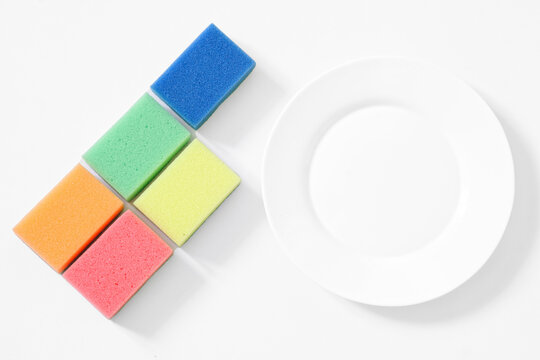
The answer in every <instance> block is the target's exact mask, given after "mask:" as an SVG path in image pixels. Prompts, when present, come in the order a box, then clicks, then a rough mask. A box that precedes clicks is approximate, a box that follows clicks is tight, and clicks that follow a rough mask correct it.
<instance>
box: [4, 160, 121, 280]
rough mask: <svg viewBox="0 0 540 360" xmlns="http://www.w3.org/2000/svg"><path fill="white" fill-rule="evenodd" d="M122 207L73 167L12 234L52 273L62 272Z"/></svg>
mask: <svg viewBox="0 0 540 360" xmlns="http://www.w3.org/2000/svg"><path fill="white" fill-rule="evenodd" d="M122 208H123V203H122V201H121V200H120V199H119V198H117V197H116V196H115V195H114V194H113V193H112V192H111V191H110V190H109V189H107V188H106V187H105V186H104V185H103V184H101V183H100V182H99V181H98V180H96V178H95V177H94V176H92V175H91V174H90V173H89V172H88V171H87V170H86V169H85V168H83V167H82V166H81V165H77V166H75V168H73V170H71V171H70V172H69V173H68V174H67V175H66V176H65V177H64V178H63V179H62V180H61V181H60V182H59V183H58V184H57V185H56V186H55V187H54V188H53V189H52V190H51V191H50V192H49V193H48V194H47V195H46V196H45V197H44V198H43V199H42V200H41V201H40V202H39V203H38V204H37V205H36V206H35V207H34V208H33V209H32V210H31V211H30V212H29V213H28V214H27V215H26V216H25V217H24V218H23V219H22V220H21V221H20V222H19V223H18V224H17V225H16V226H15V228H14V229H13V231H14V232H15V233H16V234H17V235H18V236H19V237H20V238H21V239H22V240H23V241H24V242H25V243H26V244H27V245H28V246H30V248H32V249H33V250H34V251H35V252H36V253H37V254H38V255H39V256H40V257H41V258H42V259H43V260H45V261H46V262H47V263H48V264H49V265H50V266H51V267H52V268H53V269H54V270H56V271H57V272H62V271H63V270H64V269H65V268H66V267H67V266H68V265H69V264H70V263H71V262H72V261H73V260H74V259H75V258H76V257H77V256H78V255H79V254H80V253H81V252H82V251H83V250H84V249H85V248H86V247H87V246H88V244H89V243H90V242H91V241H92V240H93V239H94V238H95V237H96V236H97V235H98V234H99V233H100V232H101V231H102V230H103V229H104V228H105V226H107V225H108V224H109V223H110V222H111V221H112V220H113V219H114V218H115V217H116V215H118V214H119V213H120V211H122Z"/></svg>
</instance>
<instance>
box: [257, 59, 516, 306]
mask: <svg viewBox="0 0 540 360" xmlns="http://www.w3.org/2000/svg"><path fill="white" fill-rule="evenodd" d="M382 61H398V62H404V63H412V64H416V65H419V66H421V67H423V68H428V69H431V70H432V71H435V72H437V73H438V74H441V75H442V76H444V77H448V78H449V79H453V80H454V81H457V82H459V83H461V84H462V85H464V86H465V87H466V88H468V89H469V90H470V91H471V93H472V94H473V95H474V96H475V97H476V98H477V99H478V100H479V101H480V102H481V103H483V104H484V105H485V106H486V108H487V109H488V110H489V112H490V114H491V116H492V117H493V119H494V120H495V122H496V124H498V127H499V128H500V130H501V131H502V134H503V139H504V145H505V146H504V147H505V152H507V153H508V155H509V158H508V160H509V162H508V165H509V168H508V171H509V173H508V175H509V180H510V183H509V184H508V190H509V194H508V195H509V196H510V198H509V200H510V201H509V204H508V209H505V210H506V215H505V216H504V224H503V226H502V231H501V234H500V236H498V237H497V240H496V241H494V243H495V244H494V246H493V247H492V248H491V250H490V251H489V253H486V257H485V259H483V261H481V262H479V264H478V266H477V267H476V269H475V270H474V271H471V273H470V274H468V275H467V276H466V277H465V278H464V279H463V280H462V281H461V282H460V283H459V284H457V286H451V287H450V288H449V289H448V290H446V291H444V292H441V293H440V294H438V295H436V296H431V297H428V298H423V299H420V300H415V301H409V302H392V301H390V302H387V303H385V302H369V301H362V300H359V299H355V298H353V297H351V296H348V295H346V294H342V293H340V292H338V291H335V290H333V289H329V288H328V287H327V286H325V285H324V284H322V283H321V282H320V281H319V280H318V279H316V278H315V277H314V276H312V274H310V273H309V272H308V271H305V270H304V269H303V267H302V266H301V265H300V264H299V263H298V262H297V261H296V260H295V258H294V256H293V255H292V254H291V252H290V251H289V249H288V248H287V247H286V246H285V244H284V240H283V239H281V238H280V236H279V235H278V230H277V228H276V224H275V223H274V220H273V219H272V216H271V215H270V210H269V208H268V199H267V196H268V195H267V186H268V185H267V181H268V175H267V159H268V153H269V152H270V151H271V149H270V144H271V142H272V139H273V137H274V135H275V133H276V130H277V128H278V127H279V126H280V123H281V122H282V119H283V118H284V115H285V114H286V113H287V111H288V110H289V109H290V108H291V105H292V104H294V102H295V101H296V100H297V99H298V98H299V97H300V96H301V95H302V94H303V93H304V92H305V91H306V90H307V89H309V88H310V87H312V86H313V85H314V84H315V83H317V82H319V81H320V80H321V79H323V78H325V77H326V76H328V75H331V74H332V73H334V72H337V71H338V70H340V69H342V68H346V67H350V66H361V64H365V63H369V62H382ZM515 177H516V175H515V164H514V156H513V152H512V148H511V146H510V143H509V141H508V137H507V134H506V131H505V129H504V127H503V124H502V123H501V121H500V120H499V118H498V117H497V115H496V114H495V112H494V111H493V109H492V107H491V106H490V105H489V103H488V102H487V101H486V100H485V99H484V98H483V97H482V96H481V95H480V94H479V93H478V91H477V90H476V89H475V88H474V87H473V86H471V85H470V84H469V83H468V82H467V81H465V80H464V79H462V78H461V77H459V76H458V75H456V74H455V73H453V72H451V71H450V70H449V69H446V68H444V67H442V66H439V65H437V64H434V63H432V62H429V61H426V60H424V59H418V58H411V57H405V56H367V57H362V58H357V59H353V60H350V61H347V62H344V63H342V64H340V65H337V66H334V67H332V68H330V69H329V70H326V71H323V72H322V73H321V74H319V75H317V76H316V77H314V78H313V79H311V80H310V81H308V82H307V83H306V84H304V85H303V86H301V87H300V89H299V90H297V91H296V92H295V94H294V95H293V96H292V97H291V99H290V100H289V101H288V102H287V103H286V105H285V106H284V107H283V110H282V111H281V112H280V114H279V116H278V117H277V118H276V120H275V121H274V124H273V125H272V128H271V131H270V133H269V136H268V138H267V141H266V144H265V148H264V152H263V161H262V165H261V194H262V199H263V206H264V209H265V213H266V218H267V220H268V223H269V225H270V229H271V231H272V234H273V236H274V238H275V239H276V241H277V243H278V244H279V247H280V248H281V250H282V251H283V252H284V253H285V254H286V256H287V257H288V258H289V260H290V261H291V262H292V263H293V264H294V266H295V267H296V268H297V269H298V270H299V271H300V272H301V273H303V274H304V275H305V276H307V277H308V278H309V279H311V280H312V281H314V282H315V283H316V284H318V285H319V286H320V287H322V288H323V289H324V290H326V291H328V292H330V293H333V294H335V295H338V296H340V297H342V298H345V299H348V300H351V301H353V302H357V303H362V304H366V305H372V306H383V307H401V306H410V305H416V304H421V303H425V302H428V301H432V300H434V299H437V298H439V297H442V296H444V295H446V294H448V293H451V292H453V291H454V290H455V289H457V288H459V287H461V286H462V285H463V284H465V283H467V282H468V281H469V280H470V279H471V278H472V277H474V276H475V274H477V273H478V271H479V270H480V269H482V268H483V267H484V266H485V264H486V263H487V262H488V260H489V259H490V258H491V257H492V255H493V253H494V252H495V250H496V249H497V248H498V246H499V245H500V242H501V240H502V239H503V237H504V235H505V232H506V229H507V227H508V224H509V221H510V218H511V216H512V213H513V208H514V202H515V183H516V182H515Z"/></svg>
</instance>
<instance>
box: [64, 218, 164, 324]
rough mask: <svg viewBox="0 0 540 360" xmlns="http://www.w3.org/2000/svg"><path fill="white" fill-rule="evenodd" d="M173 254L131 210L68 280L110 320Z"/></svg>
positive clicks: (82, 258)
mask: <svg viewBox="0 0 540 360" xmlns="http://www.w3.org/2000/svg"><path fill="white" fill-rule="evenodd" d="M171 254H172V250H171V248H170V247H169V246H168V245H167V244H166V243H165V242H164V241H163V240H161V239H160V238H159V237H158V236H157V235H156V234H155V233H154V232H153V231H152V230H151V229H150V228H149V227H148V226H146V225H145V224H144V223H143V222H142V221H141V220H140V219H139V218H137V217H136V216H135V215H134V214H133V213H132V212H131V211H129V210H128V211H126V212H125V213H123V214H122V215H121V216H120V217H119V218H118V219H117V220H116V221H115V222H114V223H113V224H112V225H111V226H110V227H109V228H108V229H107V230H105V232H104V233H103V234H102V235H101V236H100V237H99V238H98V239H97V240H96V241H95V242H94V243H93V244H92V245H91V246H90V247H89V248H88V250H86V251H85V252H84V253H83V254H82V255H81V256H80V257H79V258H78V259H77V260H76V261H75V262H74V263H73V265H71V266H70V267H69V268H68V269H67V270H66V272H65V273H64V277H65V278H66V279H67V281H68V282H69V283H70V284H71V285H73V286H74V287H75V288H76V289H77V290H78V291H79V292H80V293H81V294H82V295H83V296H84V297H85V298H86V299H87V300H88V301H90V302H91V303H92V304H93V305H94V306H95V307H96V308H97V309H98V310H99V311H101V313H103V315H105V316H106V317H107V318H109V319H110V318H111V317H112V316H113V315H114V314H116V313H117V312H118V310H120V308H122V306H124V304H125V303H126V302H127V301H128V300H129V299H130V298H131V297H132V296H133V294H135V292H137V290H138V289H139V288H140V287H141V286H143V284H144V283H145V282H146V281H147V280H148V279H149V278H150V277H151V276H152V274H154V272H155V271H156V270H157V269H158V268H159V267H160V266H161V265H162V264H163V263H164V262H165V261H166V260H167V259H168V258H169V257H170V256H171Z"/></svg>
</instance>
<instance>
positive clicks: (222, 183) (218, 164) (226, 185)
mask: <svg viewBox="0 0 540 360" xmlns="http://www.w3.org/2000/svg"><path fill="white" fill-rule="evenodd" d="M239 184H240V177H239V176H238V175H236V174H235V173H234V172H233V171H232V170H231V169H230V168H229V167H228V166H227V165H225V164H224V163H223V162H222V161H221V160H220V159H219V158H218V157H217V156H216V155H214V153H212V152H211V151H210V150H209V149H208V148H207V147H206V146H204V145H203V144H202V143H201V142H200V141H199V140H197V139H195V140H193V141H192V142H191V144H189V145H188V146H187V147H186V148H185V149H184V150H183V151H182V152H181V153H180V154H179V155H178V157H177V158H176V159H174V160H173V161H172V162H171V164H170V165H169V166H167V168H166V169H165V170H164V171H163V172H162V173H161V174H160V175H159V176H158V177H157V178H156V179H155V180H154V182H152V184H150V186H148V188H147V189H146V190H144V191H143V192H142V193H141V195H140V196H139V197H138V198H137V199H136V200H135V202H134V205H135V206H136V207H137V208H138V209H139V210H140V211H141V212H142V213H143V214H144V215H146V217H148V218H149V219H150V220H151V221H152V222H153V223H154V224H156V225H157V226H158V227H159V228H160V229H161V230H162V231H163V232H164V233H165V234H167V236H169V237H170V238H171V239H172V240H173V241H174V242H175V243H177V244H178V246H181V245H182V244H183V243H184V242H186V240H187V239H188V238H189V237H190V236H191V235H192V234H193V233H194V232H195V230H197V229H198V228H199V226H201V224H202V223H203V222H204V221H205V220H206V218H208V216H210V214H212V212H214V210H215V209H217V207H218V206H219V205H220V204H221V203H222V202H223V201H224V200H225V199H226V198H227V196H229V194H230V193H231V192H232V191H233V190H234V189H235V188H236V187H237V186H238V185H239Z"/></svg>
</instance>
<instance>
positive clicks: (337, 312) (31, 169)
mask: <svg viewBox="0 0 540 360" xmlns="http://www.w3.org/2000/svg"><path fill="white" fill-rule="evenodd" d="M539 19H540V2H538V1H534V0H528V1H510V0H508V1H489V0H484V1H478V0H477V1H474V0H459V1H428V0H426V1H417V0H415V1H399V0H395V1H389V0H373V1H337V0H334V1H326V2H323V1H305V2H303V3H301V2H292V1H277V0H275V1H268V2H264V3H255V2H252V1H233V0H229V1H213V2H206V1H170V2H165V1H153V2H148V3H140V2H134V1H122V2H120V1H114V2H109V1H93V2H87V4H84V3H83V2H76V1H24V2H23V1H15V0H12V1H7V0H2V1H0V29H1V30H0V51H1V53H0V64H1V67H0V81H1V86H0V105H1V106H0V116H1V120H0V121H1V124H2V127H1V130H0V156H1V164H2V177H1V179H2V180H1V181H2V186H1V187H0V191H1V199H2V206H1V207H0V209H1V212H2V213H1V215H2V216H1V221H2V223H1V225H2V226H1V228H0V231H1V241H0V281H1V283H2V292H1V297H0V301H1V303H0V304H1V306H0V358H2V359H49V358H50V359H73V358H77V359H98V358H103V359H105V358H128V357H129V358H130V359H148V358H156V359H169V358H182V359H217V358H219V359H254V358H256V359H302V358H308V359H328V358H336V359H339V358H346V359H361V358H364V359H398V358H399V359H415V360H420V359H509V358H512V359H538V358H540V342H539V341H538V336H539V334H540V246H539V245H538V240H539V237H540V233H539V221H538V219H539V212H540V192H539V191H540V190H539V186H540V182H539V181H540V180H539V177H540V174H539V170H540V106H539V103H540V102H539V99H540V85H539V84H540V41H539V36H540V21H539ZM210 22H214V23H215V24H216V25H218V26H219V27H220V28H221V29H222V30H223V31H224V32H225V33H226V34H228V35H229V36H230V37H231V38H232V39H233V40H234V41H236V42H237V43H238V44H239V45H240V46H241V47H242V48H243V49H244V50H245V51H246V52H247V53H248V54H250V55H251V56H252V57H253V58H254V59H255V60H256V61H257V67H256V69H255V71H254V72H253V73H252V75H251V76H250V77H249V78H248V79H247V80H246V81H245V83H244V84H242V85H241V86H240V87H239V88H238V90H237V91H236V92H235V93H234V94H233V95H232V96H231V97H230V98H229V99H228V100H227V101H226V102H225V103H224V104H223V105H222V106H221V107H220V108H219V109H218V111H216V113H215V114H214V115H213V116H212V117H211V118H210V120H209V121H208V122H207V123H206V124H205V125H204V126H203V127H202V128H201V129H200V137H201V138H203V139H204V141H206V142H207V143H211V144H212V146H213V148H214V149H216V150H217V152H218V153H219V155H220V156H221V157H222V158H223V159H224V160H225V161H226V162H227V163H228V164H229V165H231V167H233V168H234V169H235V170H236V171H237V172H238V173H239V174H240V175H241V176H242V178H243V183H242V185H241V186H240V188H238V189H237V191H236V192H235V193H234V194H233V195H232V196H231V197H230V198H229V199H228V200H227V201H226V202H225V203H224V204H223V206H221V208H219V209H218V211H217V212H216V213H215V214H214V215H213V216H212V217H211V218H210V219H209V220H208V221H207V222H206V223H205V224H204V226H203V227H202V228H201V229H200V230H199V231H197V233H196V234H195V235H194V236H193V237H192V238H191V239H190V240H189V242H188V243H186V245H185V246H184V247H182V248H181V249H179V250H177V251H175V253H174V255H173V257H172V258H171V259H170V260H169V261H168V262H167V263H166V264H165V265H164V266H163V267H162V268H161V269H160V270H159V271H158V272H157V273H156V275H155V276H154V277H153V278H151V279H150V281H149V282H148V283H147V284H146V285H145V286H144V287H143V288H142V289H141V291H140V292H138V293H137V294H136V295H135V296H134V298H133V299H132V300H131V301H130V302H129V303H128V304H127V306H126V307H125V308H124V309H122V310H121V312H120V313H119V314H118V315H117V316H116V317H115V318H114V319H113V320H112V321H109V320H106V319H105V318H104V317H103V316H101V315H100V314H99V313H98V312H97V311H96V310H95V309H94V308H93V307H92V306H91V305H90V304H89V303H87V302H86V300H85V299H84V298H83V297H82V296H81V295H80V294H79V293H77V292H76V291H75V290H74V289H73V288H72V287H71V286H70V285H69V284H68V283H67V282H66V281H64V280H63V278H62V277H61V276H59V275H58V274H56V273H55V272H54V271H52V270H51V269H50V268H49V267H48V266H47V265H46V264H45V263H44V262H43V261H41V260H40V259H39V258H38V257H37V256H36V255H34V254H33V253H32V251H31V250H29V248H27V246H26V245H24V244H23V243H22V242H21V241H20V240H18V239H17V238H16V236H15V235H14V234H13V232H12V231H11V229H12V227H13V226H14V225H15V224H16V223H17V222H18V221H19V220H20V218H21V217H22V216H23V215H24V214H25V213H26V212H27V211H28V210H30V209H31V208H32V207H33V206H34V205H35V203H36V202H37V201H38V200H39V199H41V197H42V196H44V195H45V194H46V193H47V192H48V191H49V189H50V188H52V186H54V185H55V184H56V183H57V182H58V181H59V180H60V179H61V178H62V177H63V176H64V175H65V174H66V173H67V172H68V171H69V170H70V169H71V168H72V167H73V166H74V165H75V164H76V163H77V162H78V161H79V159H80V155H81V154H82V153H83V152H84V151H85V150H86V149H87V148H88V147H90V146H91V145H92V144H93V142H94V141H95V140H96V139H97V138H98V137H99V136H100V135H101V134H102V133H103V132H104V131H106V130H107V129H108V128H109V127H110V126H111V124H112V123H113V122H114V121H115V120H116V119H118V118H119V117H120V116H121V115H122V114H123V113H124V112H125V111H126V110H127V109H128V108H129V106H130V105H131V104H132V103H133V102H134V101H135V100H136V99H137V98H138V97H139V96H140V95H141V94H142V93H143V92H144V91H145V90H146V89H147V88H148V86H149V85H150V84H151V83H152V81H153V80H154V79H155V78H156V77H157V76H158V75H160V74H161V72H162V71H163V70H165V68H166V67H167V66H168V65H169V64H170V63H171V62H172V61H173V60H174V59H175V58H176V57H177V56H178V55H179V54H180V53H181V52H182V50H183V49H184V48H185V47H186V46H187V45H188V44H189V43H190V42H191V41H192V40H193V39H194V38H195V37H196V36H197V35H198V34H199V33H200V32H201V31H202V30H203V29H204V28H205V27H206V26H207V25H208V24H209V23H210ZM373 55H399V56H408V57H414V58H420V59H423V60H427V61H431V62H433V63H436V64H438V65H440V66H443V67H446V68H448V69H449V70H450V71H452V72H454V73H456V74H457V75H459V76H460V77H462V78H463V79H464V80H466V81H467V82H468V83H469V84H471V86H473V87H474V88H475V89H476V90H477V91H478V92H479V93H480V94H481V95H482V96H483V97H484V98H485V99H486V101H487V102H488V103H489V105H491V106H492V108H493V109H494V111H495V113H496V114H497V116H498V117H499V119H500V121H501V122H502V124H503V127H504V129H505V131H506V133H507V135H508V139H509V142H510V145H511V148H512V152H513V155H514V160H515V168H516V186H517V187H516V198H515V207H514V212H513V215H512V217H511V220H510V223H509V226H508V229H507V231H506V234H505V236H504V238H503V239H502V241H501V244H500V246H499V247H498V248H497V250H496V252H495V254H494V255H493V257H492V258H491V259H490V260H489V262H488V263H487V264H486V265H485V267H484V268H483V269H482V270H481V271H480V272H479V273H478V274H477V275H475V276H474V277H473V278H472V279H471V280H470V281H468V282H467V283H466V284H465V285H463V286H461V287H460V288H458V289H457V290H455V291H454V292H452V293H450V294H449V295H447V296H444V297H442V298H440V299H437V300H435V301H432V302H429V303H425V304H422V305H417V306H413V307H405V308H378V307H372V306H365V305H360V304H355V303H352V302H349V301H346V300H342V299H340V298H338V297H336V296H334V295H332V294H330V293H328V292H326V291H325V290H323V289H321V288H320V287H318V286H317V285H316V284H314V283H312V282H311V281H310V280H308V279H307V278H306V277H305V276H304V275H303V274H301V273H300V272H299V271H298V270H297V269H296V268H295V267H294V266H293V265H292V263H291V262H290V261H289V260H288V258H287V257H286V256H285V254H284V253H283V252H282V251H281V250H280V248H279V247H278V244H277V242H276V241H275V240H274V238H273V236H272V234H271V231H270V228H269V225H268V223H267V221H266V217H265V214H264V209H263V204H262V200H261V190H260V168H261V162H262V156H263V150H264V146H265V143H266V140H267V138H268V135H269V131H270V129H271V127H272V124H273V123H274V121H275V120H276V118H277V117H278V116H279V114H280V112H281V111H282V109H283V107H284V106H285V104H286V103H287V102H288V101H289V100H290V98H291V97H292V96H293V94H294V93H295V92H296V91H298V90H299V89H300V88H301V87H302V86H303V85H304V84H305V83H306V82H308V81H310V80H311V79H313V78H314V77H316V76H317V75H319V74H320V73H321V72H324V71H326V70H328V69H330V68H333V67H335V66H337V65H339V64H342V63H345V62H347V61H350V60H353V59H357V58H361V57H365V56H373ZM284 176H286V174H284ZM456 265H458V264H456Z"/></svg>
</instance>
